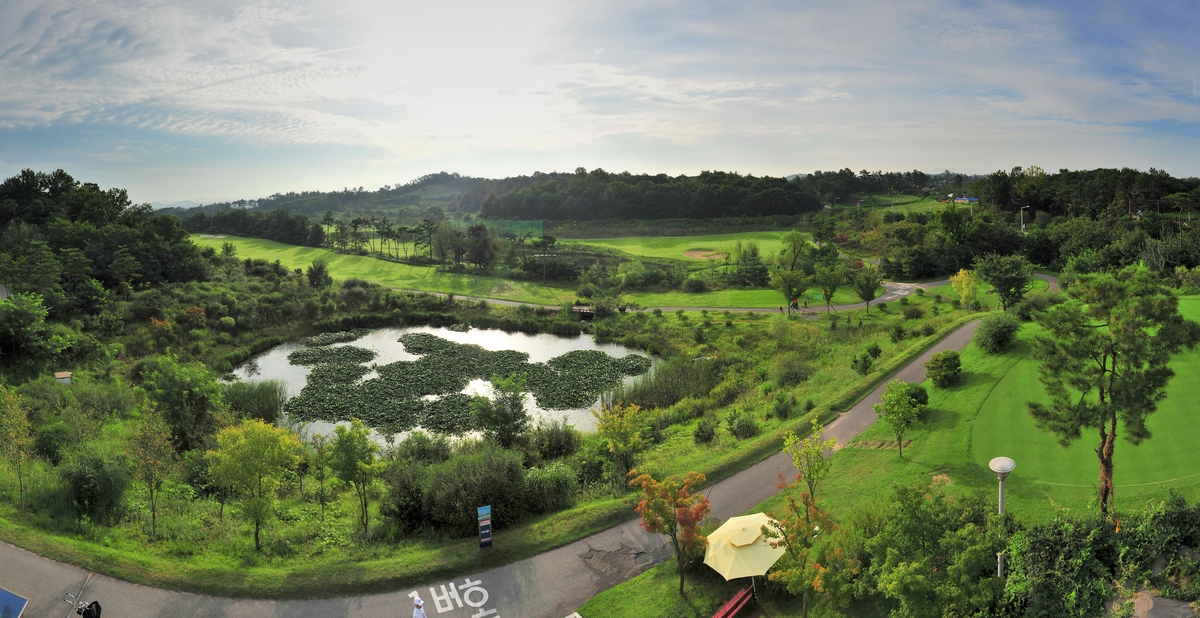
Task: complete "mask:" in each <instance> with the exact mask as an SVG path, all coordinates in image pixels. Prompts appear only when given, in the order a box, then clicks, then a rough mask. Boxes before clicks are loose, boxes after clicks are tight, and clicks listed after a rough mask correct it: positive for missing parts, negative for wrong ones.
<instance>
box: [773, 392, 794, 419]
mask: <svg viewBox="0 0 1200 618" xmlns="http://www.w3.org/2000/svg"><path fill="white" fill-rule="evenodd" d="M795 406H796V397H795V396H794V395H788V394H787V393H785V392H783V391H779V392H777V393H775V403H774V407H773V410H774V412H775V417H776V418H778V419H781V420H787V419H788V417H789V416H791V415H792V408H794V407H795Z"/></svg>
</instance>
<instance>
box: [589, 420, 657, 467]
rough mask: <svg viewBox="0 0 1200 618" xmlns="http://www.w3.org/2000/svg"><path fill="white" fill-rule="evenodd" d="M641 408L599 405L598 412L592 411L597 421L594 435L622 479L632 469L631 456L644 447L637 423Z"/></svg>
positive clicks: (640, 430) (640, 429)
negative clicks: (606, 448)
mask: <svg viewBox="0 0 1200 618" xmlns="http://www.w3.org/2000/svg"><path fill="white" fill-rule="evenodd" d="M640 411H641V408H640V407H638V406H637V404H632V403H630V404H624V403H621V402H619V401H618V402H617V403H614V404H611V405H610V404H601V407H600V411H599V412H597V411H596V410H592V414H593V415H594V416H595V417H596V418H597V419H598V421H599V422H598V424H597V426H596V433H598V434H600V437H601V438H602V439H603V440H604V443H605V446H607V447H608V452H609V453H611V454H612V458H613V461H614V462H615V463H616V464H617V472H618V473H620V474H621V475H622V478H624V476H625V475H626V474H627V473H628V472H629V471H630V470H632V469H633V455H634V454H635V453H637V452H638V451H640V450H641V449H642V446H644V445H645V439H644V438H643V437H642V427H641V424H639V423H638V422H637V417H638V412H640Z"/></svg>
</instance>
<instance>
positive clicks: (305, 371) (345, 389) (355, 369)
mask: <svg viewBox="0 0 1200 618" xmlns="http://www.w3.org/2000/svg"><path fill="white" fill-rule="evenodd" d="M401 339H404V342H403V343H402V342H401V341H400V340H401ZM455 344H461V345H455ZM462 345H474V346H479V348H482V349H483V350H479V349H478V348H464V347H461V346H462ZM337 348H349V349H345V350H337ZM301 351H303V352H301ZM414 351H415V352H417V353H414ZM484 351H487V352H484ZM297 352H299V354H297ZM494 353H500V354H494ZM600 353H602V354H600ZM447 355H448V356H447ZM526 355H527V357H526ZM631 355H636V356H634V357H632V358H628V359H626V358H625V357H628V356H631ZM289 356H291V357H292V358H291V359H290V360H289ZM370 356H374V358H370V359H369V360H367V361H365V362H358V361H361V360H362V359H363V358H369V357H370ZM308 357H318V358H320V357H327V358H331V359H335V360H334V361H326V360H318V361H313V360H310V359H309V358H308ZM526 358H527V362H528V363H531V364H532V365H521V364H520V363H521V362H522V361H524V360H525V359H526ZM643 358H644V357H642V356H641V355H638V354H637V352H635V351H634V350H630V349H628V348H625V347H622V346H619V345H616V344H598V343H596V342H595V341H593V340H592V338H591V337H590V336H586V335H578V336H574V337H563V336H559V335H548V334H539V335H529V334H525V333H508V332H504V331H500V330H480V329H470V330H468V331H466V332H462V331H456V330H451V329H448V328H440V327H432V326H415V327H404V328H381V329H377V330H372V331H369V332H367V333H366V334H365V335H362V336H361V337H359V338H357V339H354V340H353V341H343V342H339V343H334V344H331V345H328V346H324V347H323V348H322V347H316V346H309V345H306V344H305V343H304V342H302V341H295V342H289V343H285V344H281V345H278V346H276V347H274V348H271V349H270V350H268V351H266V352H263V353H262V354H259V355H258V356H256V357H254V358H252V359H250V360H249V361H247V362H246V363H244V364H243V365H241V366H240V367H238V368H237V369H235V370H234V371H233V373H234V375H236V376H237V377H238V378H240V379H242V380H246V381H259V380H279V381H281V382H283V383H284V385H285V386H286V388H287V395H288V398H289V402H288V405H287V406H286V407H285V410H287V411H290V412H293V414H290V415H289V414H288V413H287V412H285V417H290V418H285V420H287V421H297V420H302V421H309V424H308V430H309V431H311V432H313V433H323V434H328V433H331V432H332V429H333V427H334V425H335V423H333V422H329V421H328V420H313V418H312V417H313V416H314V415H315V416H316V417H324V418H325V419H328V418H330V417H332V418H341V417H342V416H345V415H354V416H359V417H360V418H364V420H366V419H367V418H368V417H371V414H372V412H371V410H373V409H376V408H383V409H384V411H382V412H381V411H379V410H376V413H377V416H375V417H374V418H375V419H376V422H369V421H368V424H372V425H375V426H377V427H378V426H380V425H381V424H388V423H389V422H390V421H379V418H381V417H382V418H394V417H395V416H396V415H399V416H403V415H404V411H402V410H400V408H404V407H406V406H407V407H413V406H416V407H418V408H422V407H424V408H436V407H438V406H439V405H441V404H444V405H441V407H447V406H448V407H451V408H454V407H455V406H457V408H456V409H457V410H458V412H457V415H458V416H459V417H461V416H462V414H463V405H462V404H463V402H465V401H466V400H467V399H466V398H465V397H463V396H462V395H457V396H456V395H453V394H452V395H449V396H447V394H446V393H448V392H450V391H448V390H446V388H445V387H444V384H445V383H446V381H447V377H446V376H445V375H442V374H445V373H447V372H449V373H451V374H455V373H458V374H460V375H461V374H462V371H463V369H462V367H463V366H464V365H472V364H474V363H475V362H476V361H478V362H479V363H480V364H481V365H482V369H480V368H472V369H471V370H468V372H470V371H474V372H475V373H479V372H480V371H485V372H486V368H487V367H505V368H510V367H517V366H521V367H524V368H526V369H531V370H533V371H530V376H533V377H532V378H531V382H533V383H534V384H533V385H532V386H531V387H530V390H531V391H532V392H527V393H526V394H525V409H526V411H527V412H528V413H529V414H530V415H531V417H532V418H533V420H534V422H535V423H536V422H538V421H540V420H542V419H561V418H565V419H566V421H567V422H568V423H570V424H572V425H574V426H575V427H576V428H577V429H579V430H581V431H585V432H590V431H594V430H595V428H596V418H595V417H594V416H593V415H592V414H591V412H590V409H591V408H593V407H596V406H597V405H598V404H599V401H600V397H599V396H598V392H599V391H597V390H596V389H595V388H594V387H595V384H596V381H595V380H590V381H588V382H589V384H590V385H591V386H592V389H591V391H590V392H589V391H587V386H586V385H585V386H582V387H578V386H577V387H576V389H575V391H574V392H568V393H566V394H565V395H564V394H563V393H561V392H559V391H561V390H562V389H563V388H564V387H563V386H562V385H563V384H564V383H567V384H574V383H577V382H578V379H577V378H579V377H580V376H579V374H580V373H581V372H582V373H584V374H586V375H585V377H591V374H593V373H596V371H593V368H595V367H596V366H603V367H601V368H608V369H610V372H609V374H608V375H609V376H610V377H612V376H614V375H615V376H619V377H617V379H618V380H619V379H622V378H623V379H624V381H625V382H626V383H628V382H629V381H631V380H633V379H635V377H636V375H631V374H633V373H635V372H636V373H642V372H644V371H645V366H648V365H649V363H646V362H644V361H642V359H643ZM489 359H490V360H489ZM613 359H625V361H623V362H624V363H626V364H628V365H632V366H633V367H634V368H627V369H617V370H616V371H617V373H615V374H613V373H612V371H611V370H612V368H611V367H607V365H609V364H614V361H613ZM572 360H574V361H577V362H574V363H572V362H571V361H572ZM497 361H499V362H497ZM551 361H553V362H551ZM638 361H642V362H638ZM298 362H303V363H305V365H309V366H304V365H300V364H293V363H298ZM317 362H324V363H329V364H316V365H314V364H313V363H317ZM335 362H336V363H339V364H334V363H335ZM439 363H440V364H439ZM431 364H432V365H433V366H432V367H428V366H426V365H431ZM615 364H617V365H618V366H620V361H618V362H617V363H615ZM639 369H640V370H639ZM314 371H317V372H318V376H317V377H316V378H314V379H315V380H322V381H321V382H317V383H314V384H313V385H309V381H310V376H311V375H312V374H313V373H314ZM621 371H624V373H623V374H622V373H620V372H621ZM570 372H574V374H572V373H570ZM601 373H602V372H601ZM326 374H332V375H336V376H340V377H339V378H335V379H334V382H332V383H329V382H326V381H324V380H326V378H325V377H324V376H325V375H326ZM347 374H348V375H347ZM359 375H361V377H359ZM537 376H541V380H540V383H539V382H538V379H537ZM573 376H574V378H575V379H574V382H573V381H572V380H573ZM455 377H456V376H455V375H451V376H449V381H450V383H453V384H455V386H454V387H453V388H457V384H461V383H462V378H459V380H458V382H454V379H455ZM339 380H340V381H339ZM388 380H390V382H389V381H388ZM422 381H424V382H433V384H431V385H428V386H425V385H424V382H422ZM318 383H319V384H321V385H322V386H321V387H320V388H318V387H317V384H318ZM327 383H328V384H329V386H328V387H326V386H325V384H327ZM413 383H420V384H419V385H417V386H414V385H413ZM306 386H309V388H308V389H307V390H306V389H305V387H306ZM612 386H613V384H612V380H610V383H609V384H608V388H605V389H603V390H611V387H612ZM421 388H424V389H425V390H424V391H420V390H419V389H421ZM579 388H584V391H579ZM413 389H418V390H416V391H414V390H413ZM567 390H568V391H570V390H571V389H570V388H568V389H567ZM401 391H403V393H402V394H401V395H400V396H401V397H402V398H403V397H407V399H404V400H403V401H399V402H398V403H397V400H396V398H395V397H396V393H398V392H401ZM369 392H374V393H375V394H374V395H372V394H370V393H369ZM459 392H460V393H462V394H463V395H470V396H475V395H480V396H485V397H490V396H491V395H492V385H491V383H490V382H489V381H487V380H486V379H482V378H481V377H474V378H473V379H470V380H469V381H468V382H467V383H466V385H465V387H463V388H462V389H461V390H460V391H459ZM535 394H536V395H537V397H536V398H535ZM414 395H419V397H417V398H416V399H414V397H413V396H414ZM581 397H582V398H581ZM297 398H298V399H297ZM418 399H419V401H418ZM585 399H586V400H587V401H589V402H590V403H587V404H586V405H582V406H581V407H569V408H568V409H552V408H562V407H564V406H566V405H570V404H569V403H565V402H573V403H574V404H575V405H576V406H578V405H579V404H582V403H584V400H585ZM322 400H325V401H322ZM439 402H440V403H439ZM370 404H374V405H370ZM389 404H391V405H389ZM339 405H341V406H347V405H349V406H350V407H349V408H341V409H349V410H357V412H346V413H345V414H339V413H338V412H337V409H339V408H338V406H339ZM296 410H304V412H301V413H295V411H296ZM313 410H322V411H323V412H311V411H313ZM418 414H419V412H418ZM297 417H303V418H297ZM343 420H344V419H343ZM410 424H411V423H410ZM415 424H418V425H421V424H422V423H420V422H419V421H415ZM425 424H428V423H425ZM409 428H411V427H409V426H403V427H398V428H397V429H398V431H397V432H396V433H402V432H403V431H404V430H407V429H409ZM384 430H385V431H387V430H386V429H384ZM443 430H446V429H445V428H444V427H443ZM389 433H391V432H390V431H389ZM450 433H456V432H453V431H450Z"/></svg>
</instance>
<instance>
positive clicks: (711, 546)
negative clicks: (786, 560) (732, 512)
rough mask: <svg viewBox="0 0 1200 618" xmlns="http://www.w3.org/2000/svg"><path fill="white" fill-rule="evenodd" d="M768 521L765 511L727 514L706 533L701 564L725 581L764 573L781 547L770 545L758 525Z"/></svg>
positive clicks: (780, 552)
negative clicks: (741, 514) (715, 527)
mask: <svg viewBox="0 0 1200 618" xmlns="http://www.w3.org/2000/svg"><path fill="white" fill-rule="evenodd" d="M769 523H771V518H770V517H767V515H766V514H765V513H755V514H753V515H743V516H741V517H730V518H729V519H727V520H725V523H723V524H721V527H720V528H717V529H716V530H714V531H713V533H712V534H710V535H708V549H706V550H705V552H704V564H707V565H708V566H710V567H712V568H713V570H714V571H716V572H718V573H720V574H721V577H724V578H725V579H726V580H730V579H737V578H739V577H754V576H756V575H765V574H766V572H767V569H769V568H771V565H773V564H775V561H776V560H779V557H780V556H782V555H783V552H784V551H785V549H784V547H783V546H782V545H780V546H779V547H771V543H770V542H769V541H768V540H767V539H766V538H765V537H763V535H762V527H763V526H766V525H768V524H769Z"/></svg>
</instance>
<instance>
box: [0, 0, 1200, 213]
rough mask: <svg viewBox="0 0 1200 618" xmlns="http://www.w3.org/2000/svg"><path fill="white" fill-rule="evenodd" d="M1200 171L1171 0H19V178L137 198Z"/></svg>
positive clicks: (8, 130) (14, 150) (1199, 135)
mask: <svg viewBox="0 0 1200 618" xmlns="http://www.w3.org/2000/svg"><path fill="white" fill-rule="evenodd" d="M1018 165H1020V166H1026V167H1027V166H1030V165H1038V166H1041V167H1042V168H1044V169H1046V170H1048V171H1053V170H1058V169H1060V168H1069V169H1089V168H1095V167H1135V168H1139V169H1147V168H1150V167H1156V168H1158V169H1162V170H1166V171H1167V172H1169V173H1171V174H1173V175H1176V176H1197V175H1200V9H1198V8H1197V6H1196V5H1195V3H1194V1H1193V0H1180V1H1177V2H1159V1H1148V2H1137V3H1134V2H1107V1H1104V0H1097V1H1087V2H1084V1H1062V2H1053V3H1034V2H1011V1H1007V0H987V1H978V2H974V1H959V0H948V1H939V0H924V1H922V0H916V1H912V2H882V1H878V0H876V1H871V2H862V1H858V0H836V1H831V2H823V1H820V0H816V1H801V2H796V1H795V0H792V1H786V2H755V1H752V0H744V1H738V2H722V3H715V2H700V1H696V0H693V1H689V2H655V1H652V0H638V1H633V2H624V1H621V0H615V1H610V2H604V3H584V2H546V1H541V0H530V1H526V0H511V1H509V2H494V1H490V2H454V1H442V2H410V1H407V0H400V1H397V0H314V1H308V2H305V1H297V2H278V1H275V0H261V1H257V2H240V1H234V0H203V1H201V2H181V1H178V0H176V1H173V2H165V1H155V0H112V1H98V0H0V174H2V175H3V177H8V176H11V175H13V174H16V173H17V172H18V171H20V170H21V169H25V168H32V169H35V170H43V171H52V170H54V169H57V168H62V169H65V170H67V171H68V172H69V173H71V174H72V175H73V176H75V177H76V178H77V179H80V180H83V181H87V182H96V183H98V184H100V185H101V186H102V187H110V186H119V187H124V188H127V189H128V190H129V192H130V197H131V198H132V199H133V200H134V201H136V202H173V201H178V200H194V201H199V202H212V201H218V200H229V199H238V198H250V199H252V198H256V197H262V196H267V195H270V194H273V193H276V192H288V191H304V190H340V189H342V188H345V187H359V186H362V187H366V188H368V189H376V188H379V187H380V186H384V185H391V184H397V183H399V184H403V183H405V182H409V181H411V180H413V179H415V178H417V177H419V176H421V175H424V174H428V173H433V172H438V171H447V172H458V173H460V174H464V175H469V176H482V177H504V176H510V175H521V174H530V173H532V172H534V171H543V172H550V171H570V170H574V169H575V168H577V167H581V166H582V167H585V168H588V169H594V168H597V167H602V168H604V169H606V170H609V171H613V172H616V171H630V172H634V173H641V172H648V173H668V174H696V173H698V172H700V171H701V170H729V171H738V172H741V173H753V174H756V175H768V174H769V175H785V174H792V173H798V172H800V173H804V172H812V171H814V170H835V169H841V168H846V167H848V168H851V169H853V170H856V171H857V170H861V169H868V170H883V171H902V170H912V169H920V170H923V171H926V172H937V171H941V170H945V169H949V170H952V171H955V172H966V173H988V172H991V171H995V170H997V169H1009V168H1011V167H1014V166H1018Z"/></svg>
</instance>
